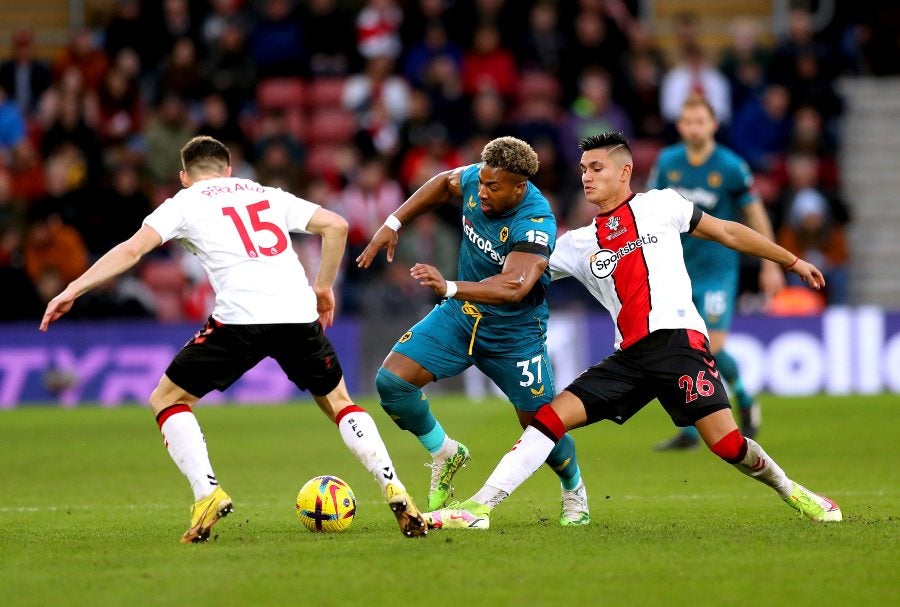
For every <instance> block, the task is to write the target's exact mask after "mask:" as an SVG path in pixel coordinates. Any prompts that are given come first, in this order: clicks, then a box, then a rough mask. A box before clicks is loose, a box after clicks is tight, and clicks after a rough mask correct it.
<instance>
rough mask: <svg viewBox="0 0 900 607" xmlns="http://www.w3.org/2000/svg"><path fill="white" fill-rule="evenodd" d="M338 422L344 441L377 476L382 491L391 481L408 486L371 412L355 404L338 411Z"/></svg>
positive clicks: (401, 487)
mask: <svg viewBox="0 0 900 607" xmlns="http://www.w3.org/2000/svg"><path fill="white" fill-rule="evenodd" d="M348 409H349V411H348ZM337 426H338V430H340V432H341V438H342V439H344V444H345V445H347V448H348V449H350V451H351V452H352V453H353V455H355V456H356V459H358V460H359V463H361V464H362V465H363V467H364V468H365V469H366V470H368V471H369V473H371V474H372V476H373V477H375V481H376V482H377V483H378V486H379V487H381V492H382V493H384V491H385V489H386V487H387V485H388V483H391V484H392V485H395V486H397V487H398V488H400V489H402V490H404V491H405V490H406V487H404V486H403V483H401V482H400V479H399V478H398V477H397V472H396V471H395V470H394V464H393V463H392V462H391V456H390V455H388V451H387V447H385V446H384V442H383V441H382V440H381V435H380V434H378V428H377V427H376V426H375V420H373V419H372V416H371V415H369V414H368V413H366V411H365V410H364V409H363V408H361V407H357V406H355V405H354V406H352V407H346V408H344V409H342V410H341V411H340V412H339V413H338V415H337Z"/></svg>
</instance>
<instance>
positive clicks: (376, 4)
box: [356, 0, 403, 59]
mask: <svg viewBox="0 0 900 607" xmlns="http://www.w3.org/2000/svg"><path fill="white" fill-rule="evenodd" d="M402 24H403V11H401V10H400V7H399V6H397V3H396V2H394V0H365V3H364V4H363V7H362V9H361V10H360V11H359V14H358V15H357V16H356V44H357V48H358V49H359V54H360V55H362V57H363V59H373V58H375V57H385V58H388V59H396V58H397V57H399V56H400V51H401V50H402V45H401V43H400V27H401V25H402Z"/></svg>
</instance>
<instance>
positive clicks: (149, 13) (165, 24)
mask: <svg viewBox="0 0 900 607" xmlns="http://www.w3.org/2000/svg"><path fill="white" fill-rule="evenodd" d="M190 9H191V7H190V4H189V0H162V1H161V2H144V3H143V9H142V13H143V14H142V17H143V19H144V20H145V21H146V22H147V23H150V24H152V27H153V35H152V37H151V38H150V41H151V51H150V52H149V54H148V56H147V58H146V60H147V61H148V62H149V64H150V65H156V63H158V62H159V61H161V60H162V59H163V58H164V57H166V56H167V55H168V54H169V53H170V52H171V50H172V47H174V46H175V41H176V40H178V39H179V38H190V39H191V40H193V41H194V43H197V42H199V41H200V39H201V36H200V23H198V22H197V21H195V20H194V17H193V15H192V14H191V10H190Z"/></svg>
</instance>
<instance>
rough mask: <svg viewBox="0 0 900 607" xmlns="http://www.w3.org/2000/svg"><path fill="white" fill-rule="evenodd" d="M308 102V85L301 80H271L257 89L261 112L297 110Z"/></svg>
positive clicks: (265, 81)
mask: <svg viewBox="0 0 900 607" xmlns="http://www.w3.org/2000/svg"><path fill="white" fill-rule="evenodd" d="M305 100H306V83H305V82H304V81H303V80H302V79H301V78H269V79H266V80H263V81H261V82H260V83H259V84H258V85H257V87H256V103H257V105H258V106H259V109H260V111H262V112H264V111H268V110H278V109H280V110H291V109H294V110H297V109H300V108H302V107H303V104H304V102H305Z"/></svg>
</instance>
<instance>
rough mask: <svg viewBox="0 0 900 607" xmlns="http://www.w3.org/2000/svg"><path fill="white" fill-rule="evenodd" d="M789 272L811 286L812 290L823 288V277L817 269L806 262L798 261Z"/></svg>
mask: <svg viewBox="0 0 900 607" xmlns="http://www.w3.org/2000/svg"><path fill="white" fill-rule="evenodd" d="M790 271H791V272H793V273H794V274H796V275H797V276H799V277H800V278H802V279H803V282H805V283H806V284H808V285H809V286H811V287H812V288H813V289H821V288H822V287H824V286H825V277H824V276H823V275H822V272H820V271H819V268H817V267H816V266H814V265H812V264H811V263H809V262H808V261H804V260H803V259H798V260H797V261H796V263H794V265H793V266H791V268H790Z"/></svg>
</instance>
